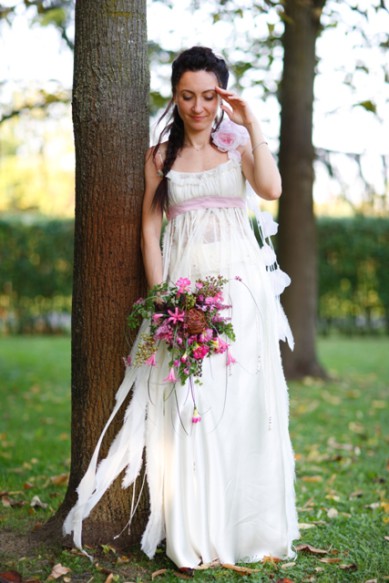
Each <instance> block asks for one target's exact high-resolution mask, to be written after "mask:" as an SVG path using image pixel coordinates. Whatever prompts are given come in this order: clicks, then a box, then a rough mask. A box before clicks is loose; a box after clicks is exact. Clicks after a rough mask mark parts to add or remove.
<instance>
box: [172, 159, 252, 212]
mask: <svg viewBox="0 0 389 583" xmlns="http://www.w3.org/2000/svg"><path fill="white" fill-rule="evenodd" d="M167 178H168V192H169V205H175V204H180V203H183V202H186V201H188V200H190V199H192V198H201V197H210V196H223V197H241V198H244V197H245V178H244V176H243V174H242V169H241V165H240V163H239V161H237V160H235V159H230V160H228V161H227V162H223V163H222V164H219V165H218V166H215V167H214V168H211V169H209V170H204V171H202V172H177V171H176V170H170V172H169V173H168V175H167Z"/></svg>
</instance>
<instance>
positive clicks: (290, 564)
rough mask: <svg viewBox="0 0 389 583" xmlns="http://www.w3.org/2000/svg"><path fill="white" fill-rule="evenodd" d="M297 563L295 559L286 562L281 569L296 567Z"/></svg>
mask: <svg viewBox="0 0 389 583" xmlns="http://www.w3.org/2000/svg"><path fill="white" fill-rule="evenodd" d="M295 564H296V562H295V561H292V562H291V563H284V564H283V565H281V569H291V568H292V567H294V566H295Z"/></svg>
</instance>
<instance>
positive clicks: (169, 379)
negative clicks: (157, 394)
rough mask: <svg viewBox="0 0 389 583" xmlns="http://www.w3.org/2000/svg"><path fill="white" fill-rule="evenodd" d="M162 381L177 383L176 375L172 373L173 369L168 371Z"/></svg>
mask: <svg viewBox="0 0 389 583" xmlns="http://www.w3.org/2000/svg"><path fill="white" fill-rule="evenodd" d="M163 380H164V382H166V383H176V382H177V377H176V375H175V373H174V368H173V367H172V368H171V369H170V372H169V374H168V375H167V377H166V378H164V379H163Z"/></svg>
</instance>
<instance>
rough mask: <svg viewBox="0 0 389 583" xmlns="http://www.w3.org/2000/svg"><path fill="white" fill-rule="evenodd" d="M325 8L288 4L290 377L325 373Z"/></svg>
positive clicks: (285, 140)
mask: <svg viewBox="0 0 389 583" xmlns="http://www.w3.org/2000/svg"><path fill="white" fill-rule="evenodd" d="M324 4H325V0H314V1H312V2H301V1H300V0H290V1H289V2H287V3H286V4H285V15H284V25H285V31H284V35H283V40H282V44H283V48H284V59H283V75H282V82H281V91H280V101H281V136H280V151H279V165H280V171H281V176H282V189H283V196H282V197H281V199H280V203H279V220H280V224H281V229H280V232H279V235H278V252H279V260H280V264H281V267H282V268H283V269H285V271H286V272H287V273H288V274H289V275H290V276H291V278H292V281H293V285H292V286H290V287H289V288H287V289H286V290H285V294H284V296H283V303H284V307H285V310H286V312H287V314H288V317H289V320H290V324H291V327H292V330H293V334H294V336H295V349H294V352H293V353H291V352H290V351H289V350H287V349H286V350H283V364H284V370H285V373H286V375H287V377H288V378H298V377H302V376H305V375H311V376H321V375H323V374H324V371H323V370H322V368H321V366H320V365H319V363H318V360H317V355H316V348H315V338H316V318H317V287H318V286H317V246H316V224H315V216H314V210H313V181H314V175H313V160H314V149H313V144H312V114H313V102H314V97H313V83H314V79H315V66H316V50H315V47H316V39H317V37H318V34H319V31H320V16H321V13H322V9H323V6H324Z"/></svg>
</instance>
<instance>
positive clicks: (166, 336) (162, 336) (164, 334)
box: [154, 323, 173, 342]
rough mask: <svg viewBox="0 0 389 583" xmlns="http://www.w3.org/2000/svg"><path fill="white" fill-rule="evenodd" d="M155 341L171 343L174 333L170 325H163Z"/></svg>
mask: <svg viewBox="0 0 389 583" xmlns="http://www.w3.org/2000/svg"><path fill="white" fill-rule="evenodd" d="M154 338H155V340H165V341H166V342H169V341H170V340H171V339H172V338H173V332H172V330H171V328H170V326H169V325H168V324H165V323H164V324H162V325H161V326H159V328H157V330H156V331H155V334H154Z"/></svg>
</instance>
